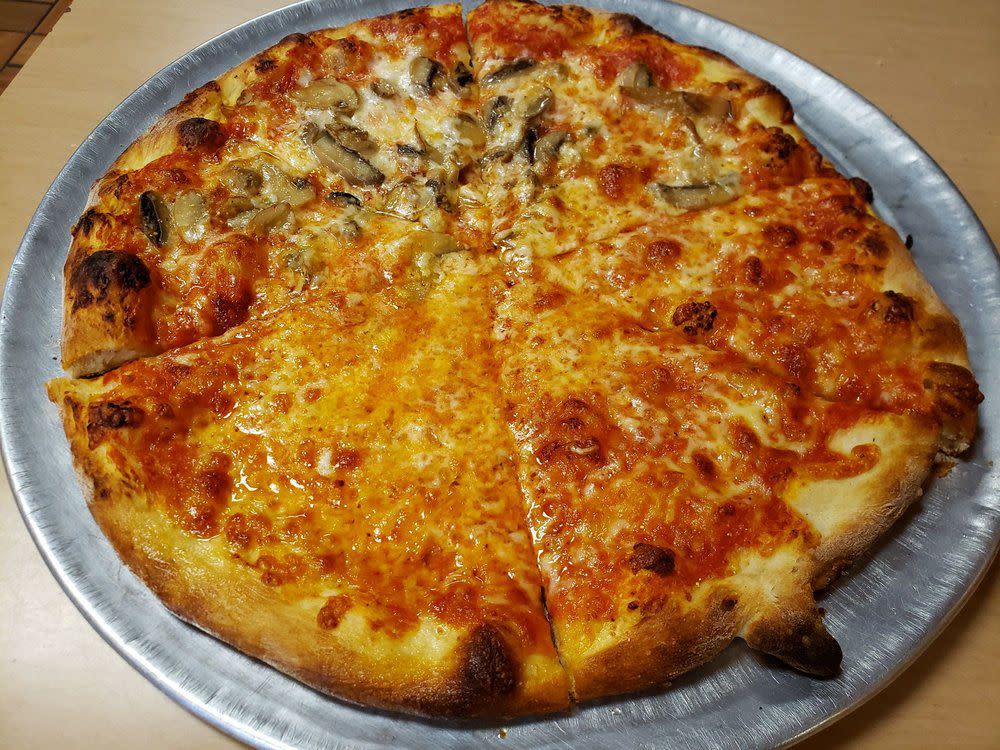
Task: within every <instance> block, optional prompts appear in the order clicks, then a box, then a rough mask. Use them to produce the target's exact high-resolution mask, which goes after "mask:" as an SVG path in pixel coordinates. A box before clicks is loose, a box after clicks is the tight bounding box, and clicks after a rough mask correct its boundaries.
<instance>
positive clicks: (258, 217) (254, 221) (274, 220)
mask: <svg viewBox="0 0 1000 750" xmlns="http://www.w3.org/2000/svg"><path fill="white" fill-rule="evenodd" d="M290 218H292V207H291V206H289V205H288V204H287V203H284V202H282V203H275V204H274V205H273V206H268V207H267V208H262V209H261V210H260V211H258V212H257V213H256V214H254V215H253V217H252V218H251V219H250V221H248V222H247V225H246V228H247V231H248V232H250V233H252V234H267V233H268V232H270V231H271V230H272V229H274V228H276V227H278V226H280V225H282V224H284V223H285V222H286V221H288V220H289V219H290Z"/></svg>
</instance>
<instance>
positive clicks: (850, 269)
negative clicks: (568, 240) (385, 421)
mask: <svg viewBox="0 0 1000 750" xmlns="http://www.w3.org/2000/svg"><path fill="white" fill-rule="evenodd" d="M865 188H866V186H864V185H863V184H861V183H858V182H856V181H855V182H849V181H847V180H844V179H842V178H815V179H810V180H806V181H804V182H803V183H801V184H799V185H796V186H793V187H785V188H782V189H780V190H772V191H760V192H757V193H754V194H752V195H748V196H744V197H742V198H740V199H738V200H735V201H733V202H732V203H729V204H727V205H725V206H718V207H715V208H710V209H705V210H703V211H699V212H690V213H688V214H685V215H684V216H681V217H674V218H672V219H671V220H669V221H661V222H657V223H651V224H648V225H646V226H643V227H641V228H638V229H636V230H634V231H631V232H625V233H623V234H620V235H618V236H616V237H614V238H612V239H610V240H608V241H606V242H598V243H594V244H591V245H589V246H585V247H582V248H580V249H579V250H576V251H574V252H570V253H567V254H564V255H563V256H560V257H558V258H553V259H549V260H546V261H544V262H538V263H537V272H538V273H539V274H541V275H542V276H543V277H544V278H545V279H547V280H548V281H549V282H551V283H553V284H556V285H558V286H559V287H561V288H563V289H564V290H566V293H567V294H569V295H570V296H574V297H575V296H577V295H597V296H600V297H601V298H602V299H604V300H605V301H606V302H607V304H608V305H610V306H612V307H613V308H614V309H615V310H616V311H617V312H618V314H621V315H624V316H627V317H628V318H630V319H631V320H633V321H635V323H636V325H639V326H641V327H642V328H644V329H646V330H650V331H663V330H673V331H676V332H679V333H681V334H682V335H683V337H684V338H685V339H686V340H687V341H690V342H692V343H697V344H701V345H704V346H707V347H709V348H711V349H715V350H718V351H721V352H731V353H733V354H735V355H737V356H739V357H740V358H742V359H746V360H748V361H750V362H753V363H754V364H756V365H759V366H761V367H764V368H767V369H769V370H770V371H771V372H773V373H774V374H776V375H777V376H779V377H781V378H782V379H784V380H787V381H789V382H791V383H794V384H795V385H796V386H798V387H799V388H801V389H802V390H803V391H804V392H806V393H815V394H817V395H820V396H821V397H823V398H826V399H831V400H836V401H845V402H852V403H859V404H862V405H865V406H868V407H870V408H873V409H883V410H888V411H893V412H897V413H919V414H924V415H927V416H929V417H932V418H933V419H935V420H937V421H938V422H939V423H940V424H941V425H942V431H941V437H940V447H941V449H942V450H943V451H944V452H946V453H950V454H957V453H961V452H962V451H964V450H965V449H966V448H968V446H969V445H970V443H971V441H972V438H973V436H974V435H975V431H976V412H977V406H978V404H979V402H980V401H981V400H982V394H981V393H980V391H979V388H978V385H977V384H976V380H975V378H974V377H973V375H972V372H971V370H970V365H969V360H968V354H967V352H966V346H965V338H964V336H963V335H962V330H961V326H960V325H959V323H958V320H957V319H956V318H955V316H954V315H953V314H952V313H951V312H950V311H949V310H948V309H947V308H946V307H945V305H944V304H943V303H942V302H941V300H940V299H939V298H938V297H937V295H936V294H935V293H934V290H933V289H931V287H930V285H929V284H927V282H926V281H925V280H924V278H923V277H922V276H921V274H920V272H919V270H918V269H917V267H916V266H915V264H914V262H913V258H912V257H911V255H910V253H909V251H908V250H907V248H906V247H905V246H904V244H903V242H902V241H901V240H900V238H899V236H898V235H897V234H896V232H895V231H893V229H892V228H891V227H889V226H887V225H886V224H884V223H883V222H882V221H881V220H879V219H878V217H877V216H875V214H874V212H873V211H872V210H871V208H870V206H869V205H868V203H867V201H866V198H867V199H868V200H870V193H869V192H867V191H866V190H865Z"/></svg>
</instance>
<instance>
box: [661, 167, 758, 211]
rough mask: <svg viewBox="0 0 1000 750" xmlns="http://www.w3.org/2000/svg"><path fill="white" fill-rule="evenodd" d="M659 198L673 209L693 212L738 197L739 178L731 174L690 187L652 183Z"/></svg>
mask: <svg viewBox="0 0 1000 750" xmlns="http://www.w3.org/2000/svg"><path fill="white" fill-rule="evenodd" d="M654 187H655V190H656V191H657V193H658V194H659V196H660V197H661V198H662V199H663V200H665V201H666V202H667V203H669V204H670V205H671V206H674V207H675V208H680V209H682V210H684V211H694V210H697V209H701V208H708V207H710V206H718V205H721V204H723V203H728V202H729V201H731V200H734V199H735V198H738V197H739V195H740V192H741V191H740V177H739V175H738V174H735V173H732V174H727V175H723V176H722V177H720V178H718V179H717V180H714V181H711V182H701V183H695V184H691V185H666V184H664V183H662V182H658V183H654Z"/></svg>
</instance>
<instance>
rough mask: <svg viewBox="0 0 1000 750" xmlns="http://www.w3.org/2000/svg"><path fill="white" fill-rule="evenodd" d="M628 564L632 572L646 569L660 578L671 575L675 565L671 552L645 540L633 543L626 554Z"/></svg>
mask: <svg viewBox="0 0 1000 750" xmlns="http://www.w3.org/2000/svg"><path fill="white" fill-rule="evenodd" d="M628 566H629V569H630V570H631V571H632V572H633V573H639V572H640V571H643V570H648V571H649V572H650V573H652V574H654V575H657V576H660V577H661V578H665V577H666V576H669V575H672V574H673V572H674V569H675V567H676V565H675V561H674V553H673V552H671V551H670V550H668V549H664V548H663V547H657V546H656V545H655V544H646V543H645V542H639V543H637V544H635V545H633V547H632V552H631V553H630V554H629V556H628Z"/></svg>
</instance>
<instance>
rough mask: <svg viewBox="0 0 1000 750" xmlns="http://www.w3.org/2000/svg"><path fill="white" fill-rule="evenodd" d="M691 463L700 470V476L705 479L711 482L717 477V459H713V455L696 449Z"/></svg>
mask: <svg viewBox="0 0 1000 750" xmlns="http://www.w3.org/2000/svg"><path fill="white" fill-rule="evenodd" d="M691 463H693V464H694V468H695V470H696V471H697V472H698V476H700V477H701V478H702V479H703V480H705V481H706V482H711V481H712V480H713V479H715V475H716V471H715V461H713V460H712V457H711V456H709V455H708V454H707V453H704V452H702V451H695V452H694V453H693V454H692V455H691Z"/></svg>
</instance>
